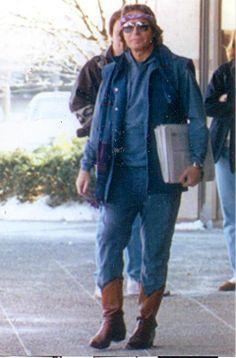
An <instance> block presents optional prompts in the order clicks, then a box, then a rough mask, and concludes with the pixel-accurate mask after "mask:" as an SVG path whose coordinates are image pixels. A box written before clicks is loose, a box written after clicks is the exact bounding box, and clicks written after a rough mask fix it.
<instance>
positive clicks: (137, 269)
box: [124, 215, 142, 295]
mask: <svg viewBox="0 0 236 358" xmlns="http://www.w3.org/2000/svg"><path fill="white" fill-rule="evenodd" d="M140 229H141V219H140V216H139V215H137V217H136V219H135V221H134V223H133V225H132V232H131V237H130V240H129V243H128V245H127V247H126V249H125V251H124V255H125V271H126V273H127V289H126V294H127V295H134V294H136V295H137V294H138V293H139V282H140V274H141V261H142V244H141V236H140Z"/></svg>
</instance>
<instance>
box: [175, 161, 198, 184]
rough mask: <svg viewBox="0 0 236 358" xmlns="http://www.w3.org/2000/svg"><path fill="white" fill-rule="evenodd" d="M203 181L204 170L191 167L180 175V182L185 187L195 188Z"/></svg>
mask: <svg viewBox="0 0 236 358" xmlns="http://www.w3.org/2000/svg"><path fill="white" fill-rule="evenodd" d="M201 180H202V168H200V167H194V166H193V165H190V166H189V167H187V168H186V169H185V171H184V172H183V173H182V174H181V175H180V177H179V181H180V183H181V184H182V185H183V187H188V186H195V185H197V184H198V183H200V181H201Z"/></svg>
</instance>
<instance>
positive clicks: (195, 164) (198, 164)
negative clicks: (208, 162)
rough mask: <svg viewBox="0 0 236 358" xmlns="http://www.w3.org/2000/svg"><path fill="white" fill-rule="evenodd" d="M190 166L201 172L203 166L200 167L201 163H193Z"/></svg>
mask: <svg viewBox="0 0 236 358" xmlns="http://www.w3.org/2000/svg"><path fill="white" fill-rule="evenodd" d="M192 166H193V167H194V168H197V169H200V170H203V165H202V164H201V163H198V162H193V164H192Z"/></svg>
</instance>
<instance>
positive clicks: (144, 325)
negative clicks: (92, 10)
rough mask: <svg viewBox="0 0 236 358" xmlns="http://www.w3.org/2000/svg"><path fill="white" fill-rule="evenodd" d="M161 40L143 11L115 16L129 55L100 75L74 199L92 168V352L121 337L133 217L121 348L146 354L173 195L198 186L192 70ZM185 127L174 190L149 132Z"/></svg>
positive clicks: (201, 154) (201, 130)
mask: <svg viewBox="0 0 236 358" xmlns="http://www.w3.org/2000/svg"><path fill="white" fill-rule="evenodd" d="M161 34H162V30H161V29H160V27H159V26H158V25H157V23H156V18H155V15H154V13H153V12H152V10H151V9H150V8H149V7H148V6H146V5H141V4H135V5H127V6H125V7H124V8H123V10H122V14H121V35H122V36H123V38H124V41H125V43H126V46H127V48H128V50H127V51H126V52H125V53H124V54H123V55H121V56H120V58H119V60H118V61H117V62H115V63H112V64H109V65H107V66H105V68H104V71H103V82H102V86H101V88H100V91H99V94H98V98H97V102H96V106H95V112H94V117H93V125H92V131H91V136H90V138H89V140H88V142H87V145H86V147H85V152H84V157H83V159H82V162H81V169H80V172H79V175H78V178H77V182H76V185H77V190H78V193H79V194H80V195H87V193H88V191H89V183H90V171H91V169H92V168H93V167H94V165H95V164H97V190H96V195H97V199H98V200H99V201H100V202H101V203H102V205H103V210H104V216H103V220H104V228H103V232H102V233H101V240H100V242H99V254H100V263H101V267H100V272H99V276H98V285H99V286H100V287H101V289H102V305H103V316H104V320H103V323H102V326H101V329H100V330H99V332H98V333H97V334H96V336H95V337H93V338H92V340H91V341H90V345H91V346H92V347H95V348H100V349H101V348H106V347H108V346H109V345H110V343H111V341H120V340H123V339H124V338H125V334H126V328H125V323H124V319H123V310H122V301H123V293H122V279H123V276H122V272H123V260H122V253H123V249H124V248H125V247H126V246H127V243H128V240H129V237H130V231H131V227H132V223H133V221H134V219H135V217H136V215H137V214H138V213H139V214H140V217H141V230H142V267H141V287H140V295H139V313H138V322H137V327H136V328H135V330H134V333H133V335H132V336H131V337H130V339H129V341H128V344H127V348H128V349H144V348H148V347H151V346H152V344H153V340H154V336H155V329H156V326H157V323H156V314H157V312H158V309H159V307H160V304H161V300H162V297H163V292H164V288H165V283H166V277H167V266H168V259H169V254H170V246H171V239H172V235H173V232H174V226H175V222H176V218H177V214H178V209H179V205H180V200H181V193H182V191H183V190H186V188H187V187H188V186H194V185H196V184H198V183H199V182H200V180H201V178H202V164H203V162H204V158H205V154H206V148H207V141H208V130H207V127H206V121H205V113H204V109H203V103H202V97H201V93H200V90H199V87H198V85H197V83H196V80H195V77H194V69H193V64H192V61H190V60H188V59H185V58H183V57H179V56H177V55H175V54H173V53H172V52H171V51H170V50H169V49H168V48H167V47H166V46H164V45H163V44H162V36H161ZM187 120H189V139H190V152H191V159H192V165H190V166H189V167H187V168H186V169H185V171H184V172H183V173H182V175H181V176H180V178H179V181H180V182H179V183H178V184H166V183H164V181H163V179H162V176H161V170H160V164H159V159H158V156H157V151H156V142H155V136H154V128H155V127H156V126H157V125H160V124H173V123H177V124H178V123H186V122H187Z"/></svg>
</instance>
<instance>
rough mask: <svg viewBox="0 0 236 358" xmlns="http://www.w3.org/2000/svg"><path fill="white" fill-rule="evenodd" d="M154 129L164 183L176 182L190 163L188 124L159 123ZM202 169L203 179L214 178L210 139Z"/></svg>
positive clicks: (209, 179)
mask: <svg viewBox="0 0 236 358" xmlns="http://www.w3.org/2000/svg"><path fill="white" fill-rule="evenodd" d="M154 131H155V137H156V143H157V153H158V157H159V160H160V165H161V171H162V177H163V180H164V182H165V183H178V182H179V177H180V175H181V174H182V173H183V171H184V170H185V169H186V168H187V167H188V166H189V165H191V157H190V150H189V139H188V125H187V124H167V125H160V126H158V127H156V128H155V130H154ZM203 170H204V180H205V181H211V180H214V176H215V170H214V160H213V155H212V150H211V144H210V141H209V143H208V151H207V155H206V159H205V162H204V168H203Z"/></svg>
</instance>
